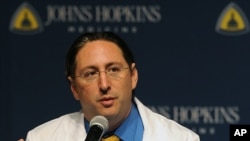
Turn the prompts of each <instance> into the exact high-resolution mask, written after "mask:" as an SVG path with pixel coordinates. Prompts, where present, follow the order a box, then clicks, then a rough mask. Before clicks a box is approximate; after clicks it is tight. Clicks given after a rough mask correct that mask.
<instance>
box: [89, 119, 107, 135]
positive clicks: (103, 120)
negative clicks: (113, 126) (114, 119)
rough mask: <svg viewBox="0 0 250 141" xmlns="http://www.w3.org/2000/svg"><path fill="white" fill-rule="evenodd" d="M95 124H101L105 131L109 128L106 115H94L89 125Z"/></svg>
mask: <svg viewBox="0 0 250 141" xmlns="http://www.w3.org/2000/svg"><path fill="white" fill-rule="evenodd" d="M93 125H98V126H100V127H101V128H102V129H103V131H104V133H105V132H106V131H107V130H108V128H109V122H108V120H107V118H105V117H104V116H95V117H93V118H92V119H91V120H90V124H89V126H90V127H92V126H93Z"/></svg>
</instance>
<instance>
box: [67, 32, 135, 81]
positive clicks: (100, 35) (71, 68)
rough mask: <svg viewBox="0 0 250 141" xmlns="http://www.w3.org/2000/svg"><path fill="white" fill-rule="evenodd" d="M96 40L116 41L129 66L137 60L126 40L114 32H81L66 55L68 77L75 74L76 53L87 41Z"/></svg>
mask: <svg viewBox="0 0 250 141" xmlns="http://www.w3.org/2000/svg"><path fill="white" fill-rule="evenodd" d="M96 40H104V41H110V42H112V43H115V44H116V45H117V46H118V47H119V48H120V49H121V51H122V55H123V57H124V59H125V60H126V62H127V63H128V65H129V67H131V64H132V63H134V62H135V60H134V56H133V53H132V52H131V50H130V49H129V47H128V46H127V44H126V42H125V41H124V40H123V39H122V38H121V37H119V36H118V35H117V34H115V33H113V32H90V33H83V34H81V35H80V36H79V37H78V38H77V39H76V40H75V41H74V42H73V44H72V45H71V47H70V48H69V50H68V53H67V56H66V62H65V65H66V77H68V76H73V75H75V69H76V60H75V59H76V55H77V53H78V52H79V50H80V49H81V48H83V47H84V46H85V44H86V43H88V42H91V41H96Z"/></svg>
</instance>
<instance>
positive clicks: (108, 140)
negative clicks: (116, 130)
mask: <svg viewBox="0 0 250 141" xmlns="http://www.w3.org/2000/svg"><path fill="white" fill-rule="evenodd" d="M102 141H121V140H120V138H119V137H118V136H116V135H115V134H113V135H110V136H104V137H103V138H102Z"/></svg>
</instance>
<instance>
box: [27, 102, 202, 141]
mask: <svg viewBox="0 0 250 141" xmlns="http://www.w3.org/2000/svg"><path fill="white" fill-rule="evenodd" d="M135 102H136V104H137V107H138V110H139V113H140V115H141V118H142V122H143V126H144V133H143V141H199V140H200V139H199V136H198V135H197V134H196V133H194V132H193V131H191V130H189V129H187V128H185V127H183V126H181V125H180V124H178V123H176V122H175V121H173V120H170V119H167V118H166V117H164V116H162V115H160V114H158V113H155V112H153V111H151V110H150V109H149V108H147V107H146V106H144V105H143V104H142V103H141V102H140V101H139V100H138V99H137V98H135ZM83 117H84V115H83V113H82V112H75V113H71V114H67V115H63V116H61V117H59V118H56V119H54V120H51V121H48V122H46V123H44V124H42V125H40V126H38V127H36V128H34V129H32V130H31V131H29V132H28V134H27V138H26V141H84V139H85V137H86V135H87V133H86V130H85V128H84V121H83V119H84V118H83Z"/></svg>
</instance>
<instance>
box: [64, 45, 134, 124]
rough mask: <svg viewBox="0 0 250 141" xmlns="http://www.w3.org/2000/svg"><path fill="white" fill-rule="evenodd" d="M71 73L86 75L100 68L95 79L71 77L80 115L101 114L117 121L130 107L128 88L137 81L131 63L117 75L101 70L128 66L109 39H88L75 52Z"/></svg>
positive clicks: (119, 51) (118, 49)
mask: <svg viewBox="0 0 250 141" xmlns="http://www.w3.org/2000/svg"><path fill="white" fill-rule="evenodd" d="M76 64H77V65H76V71H75V75H76V76H79V75H82V76H83V75H84V76H86V77H88V76H89V74H90V75H92V74H95V73H93V72H100V73H99V74H98V75H97V76H98V77H95V79H93V80H92V79H91V80H86V79H84V78H83V77H76V78H74V79H72V78H71V77H69V80H70V81H71V90H72V92H73V95H74V97H75V99H76V100H79V101H80V103H81V106H82V110H83V113H84V116H85V118H86V119H87V120H90V119H91V118H93V117H94V116H96V115H103V116H105V117H106V118H108V120H110V121H112V120H113V121H114V122H115V121H121V120H122V119H124V118H125V117H126V116H127V114H128V113H129V111H130V108H131V98H132V90H133V89H134V88H135V87H136V84H137V79H138V76H137V70H136V68H135V64H132V66H131V67H132V70H131V69H124V70H122V71H121V72H120V73H119V76H115V77H114V76H109V75H107V73H106V72H105V71H108V70H109V71H110V70H111V71H112V72H113V70H114V69H113V68H128V67H130V66H128V64H127V63H126V61H125V59H124V57H123V55H122V52H121V50H120V48H119V47H118V46H117V45H116V44H114V43H112V42H109V41H103V40H97V41H92V42H88V43H87V44H85V46H84V47H83V48H82V49H80V51H79V52H78V54H77V56H76Z"/></svg>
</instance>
